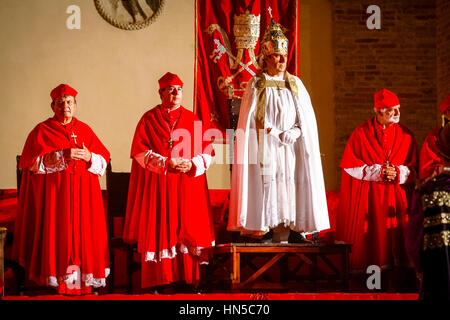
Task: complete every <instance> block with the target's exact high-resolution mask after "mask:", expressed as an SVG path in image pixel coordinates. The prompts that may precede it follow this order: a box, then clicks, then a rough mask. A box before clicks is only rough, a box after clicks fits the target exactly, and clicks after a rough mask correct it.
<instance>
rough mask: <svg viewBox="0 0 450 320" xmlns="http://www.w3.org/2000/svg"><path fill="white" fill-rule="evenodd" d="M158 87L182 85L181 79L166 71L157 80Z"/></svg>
mask: <svg viewBox="0 0 450 320" xmlns="http://www.w3.org/2000/svg"><path fill="white" fill-rule="evenodd" d="M158 82H159V89H164V88H167V87H168V86H183V81H181V79H180V78H178V76H177V75H176V74H173V73H170V72H167V73H166V74H165V75H163V76H162V77H161V79H159V80H158Z"/></svg>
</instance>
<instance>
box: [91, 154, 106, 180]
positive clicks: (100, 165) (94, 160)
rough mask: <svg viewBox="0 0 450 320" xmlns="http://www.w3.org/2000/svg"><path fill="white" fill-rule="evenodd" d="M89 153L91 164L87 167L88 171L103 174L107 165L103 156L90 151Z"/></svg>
mask: <svg viewBox="0 0 450 320" xmlns="http://www.w3.org/2000/svg"><path fill="white" fill-rule="evenodd" d="M91 155H92V157H91V166H90V167H89V169H88V171H89V172H91V173H93V174H95V175H98V176H103V175H104V174H105V170H106V166H107V163H106V160H105V158H103V157H102V156H101V155H99V154H96V153H94V152H91Z"/></svg>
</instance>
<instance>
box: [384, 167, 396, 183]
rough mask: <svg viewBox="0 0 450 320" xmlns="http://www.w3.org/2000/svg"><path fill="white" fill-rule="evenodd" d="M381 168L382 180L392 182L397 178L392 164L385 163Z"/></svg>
mask: <svg viewBox="0 0 450 320" xmlns="http://www.w3.org/2000/svg"><path fill="white" fill-rule="evenodd" d="M381 170H382V173H383V180H384V181H388V182H392V181H394V180H395V178H397V170H396V169H395V167H394V166H393V165H389V164H385V165H384V166H383V168H382V169H381Z"/></svg>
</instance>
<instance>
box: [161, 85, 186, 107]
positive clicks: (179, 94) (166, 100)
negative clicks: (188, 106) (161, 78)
mask: <svg viewBox="0 0 450 320" xmlns="http://www.w3.org/2000/svg"><path fill="white" fill-rule="evenodd" d="M160 96H161V102H162V105H163V106H164V107H168V108H174V107H177V106H179V105H181V102H182V100H183V87H182V86H178V85H176V86H168V87H167V88H164V89H161V90H160Z"/></svg>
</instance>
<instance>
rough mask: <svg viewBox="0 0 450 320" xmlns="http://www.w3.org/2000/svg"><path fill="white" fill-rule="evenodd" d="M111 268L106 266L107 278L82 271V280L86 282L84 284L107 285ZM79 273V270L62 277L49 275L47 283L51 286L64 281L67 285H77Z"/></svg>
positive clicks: (56, 285) (88, 285) (96, 286)
mask: <svg viewBox="0 0 450 320" xmlns="http://www.w3.org/2000/svg"><path fill="white" fill-rule="evenodd" d="M110 271H111V270H110V269H109V268H105V278H94V275H93V274H92V273H87V274H86V273H82V274H81V282H83V283H84V286H86V287H90V286H93V287H94V288H99V287H105V286H106V278H107V277H108V276H109V274H110ZM79 280H80V279H79V273H78V271H74V272H73V273H70V274H66V275H65V276H62V277H58V278H57V277H53V276H51V277H49V278H48V282H47V284H48V285H49V286H51V287H58V286H59V285H60V284H61V283H62V282H65V283H66V285H67V286H72V287H74V286H76V285H77V283H78V282H79Z"/></svg>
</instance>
